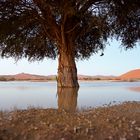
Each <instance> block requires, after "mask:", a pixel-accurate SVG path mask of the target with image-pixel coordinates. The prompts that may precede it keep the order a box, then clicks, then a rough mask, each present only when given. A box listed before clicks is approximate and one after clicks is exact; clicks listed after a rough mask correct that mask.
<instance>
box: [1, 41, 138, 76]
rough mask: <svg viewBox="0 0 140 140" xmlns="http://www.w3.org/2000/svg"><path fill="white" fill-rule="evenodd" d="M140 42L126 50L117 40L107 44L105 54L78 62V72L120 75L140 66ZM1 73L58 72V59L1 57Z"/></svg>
mask: <svg viewBox="0 0 140 140" xmlns="http://www.w3.org/2000/svg"><path fill="white" fill-rule="evenodd" d="M139 59H140V44H138V45H137V47H136V48H134V49H131V50H127V51H125V50H124V49H123V48H121V47H120V44H119V43H118V42H117V41H113V42H112V43H110V46H109V45H107V47H106V49H105V52H104V56H102V57H101V56H100V53H99V54H96V55H95V54H94V55H93V56H92V57H90V59H88V60H84V61H81V60H79V61H78V62H76V63H77V69H78V74H84V75H116V76H117V75H120V74H122V73H124V72H127V71H129V70H133V69H138V68H140V60H139ZM0 66H1V67H0V75H3V74H17V73H21V72H25V73H31V74H40V75H50V74H57V66H58V63H57V59H56V60H50V59H49V60H47V59H44V60H43V61H41V62H32V63H31V62H28V61H27V60H25V59H22V60H19V61H18V62H15V61H14V59H12V58H9V59H1V58H0Z"/></svg>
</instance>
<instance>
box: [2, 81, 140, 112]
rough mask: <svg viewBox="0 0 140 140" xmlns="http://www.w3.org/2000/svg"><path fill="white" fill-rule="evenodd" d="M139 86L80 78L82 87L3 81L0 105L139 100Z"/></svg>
mask: <svg viewBox="0 0 140 140" xmlns="http://www.w3.org/2000/svg"><path fill="white" fill-rule="evenodd" d="M139 89H140V82H105V81H99V82H80V89H79V91H78V90H76V89H73V90H72V89H63V90H60V89H58V91H57V88H56V82H0V109H1V110H5V109H6V110H7V109H13V108H14V107H16V108H21V109H24V108H27V107H29V106H33V107H43V108H59V109H63V108H64V109H66V110H70V111H74V110H75V108H78V109H81V108H88V107H95V106H101V105H104V104H109V103H110V102H113V101H116V102H124V101H140V90H139ZM74 93H75V94H74Z"/></svg>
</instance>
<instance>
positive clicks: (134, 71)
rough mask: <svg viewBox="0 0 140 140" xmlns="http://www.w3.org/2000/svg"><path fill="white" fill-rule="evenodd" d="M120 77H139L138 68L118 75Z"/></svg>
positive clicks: (139, 70)
mask: <svg viewBox="0 0 140 140" xmlns="http://www.w3.org/2000/svg"><path fill="white" fill-rule="evenodd" d="M119 78H120V79H140V69H136V70H132V71H129V72H127V73H125V74H122V75H121V76H119Z"/></svg>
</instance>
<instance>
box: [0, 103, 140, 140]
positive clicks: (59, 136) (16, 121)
mask: <svg viewBox="0 0 140 140" xmlns="http://www.w3.org/2000/svg"><path fill="white" fill-rule="evenodd" d="M0 140H140V102H125V103H123V104H120V105H113V106H106V107H98V108H92V109H86V110H83V111H77V112H75V113H69V112H65V111H62V110H56V109H41V108H38V109H33V108H31V109H27V110H14V111H11V112H2V111H1V112H0Z"/></svg>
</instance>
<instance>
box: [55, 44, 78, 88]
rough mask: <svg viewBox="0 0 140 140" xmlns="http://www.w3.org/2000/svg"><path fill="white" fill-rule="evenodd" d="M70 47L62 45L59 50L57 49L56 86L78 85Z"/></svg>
mask: <svg viewBox="0 0 140 140" xmlns="http://www.w3.org/2000/svg"><path fill="white" fill-rule="evenodd" d="M66 48H67V49H66ZM70 48H72V47H70V46H69V47H68V46H67V47H66V46H64V47H62V48H61V50H59V60H58V77H57V86H58V87H69V88H75V87H79V84H78V79H77V68H76V64H75V57H74V50H73V49H70Z"/></svg>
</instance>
